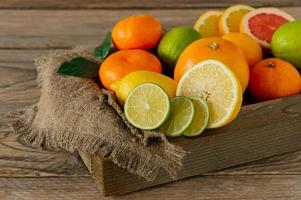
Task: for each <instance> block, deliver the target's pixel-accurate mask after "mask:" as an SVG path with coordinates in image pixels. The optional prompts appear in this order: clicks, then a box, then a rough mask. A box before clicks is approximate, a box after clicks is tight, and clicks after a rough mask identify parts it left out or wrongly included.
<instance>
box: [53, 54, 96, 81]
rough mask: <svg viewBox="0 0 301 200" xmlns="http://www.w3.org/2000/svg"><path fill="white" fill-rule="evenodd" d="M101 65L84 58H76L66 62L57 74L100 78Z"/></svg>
mask: <svg viewBox="0 0 301 200" xmlns="http://www.w3.org/2000/svg"><path fill="white" fill-rule="evenodd" d="M98 70H99V65H98V64H97V63H95V62H92V61H90V60H87V59H85V58H83V57H75V58H73V59H71V60H70V61H67V62H64V63H63V64H62V65H61V66H60V68H59V69H58V71H57V73H59V74H62V75H69V76H77V77H84V78H92V77H95V76H98Z"/></svg>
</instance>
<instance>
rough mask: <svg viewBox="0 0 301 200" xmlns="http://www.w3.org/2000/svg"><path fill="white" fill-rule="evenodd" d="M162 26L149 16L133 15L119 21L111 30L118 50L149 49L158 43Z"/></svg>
mask: <svg viewBox="0 0 301 200" xmlns="http://www.w3.org/2000/svg"><path fill="white" fill-rule="evenodd" d="M161 35H162V26H161V24H160V22H159V21H158V20H157V19H156V18H154V17H153V16H149V15H134V16H130V17H127V18H125V19H122V20H120V21H119V22H118V23H117V24H115V26H114V27H113V30H112V39H113V42H114V45H115V46H116V48H118V49H151V48H153V47H155V46H156V45H157V44H158V42H159V41H160V38H161Z"/></svg>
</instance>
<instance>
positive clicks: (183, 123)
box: [160, 97, 195, 137]
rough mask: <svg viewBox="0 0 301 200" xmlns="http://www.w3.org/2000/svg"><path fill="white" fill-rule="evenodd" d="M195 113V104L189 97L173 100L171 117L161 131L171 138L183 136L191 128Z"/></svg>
mask: <svg viewBox="0 0 301 200" xmlns="http://www.w3.org/2000/svg"><path fill="white" fill-rule="evenodd" d="M194 112H195V111H194V106H193V103H192V101H190V100H189V99H188V98H187V97H175V98H173V99H172V100H171V117H170V118H169V120H168V121H166V122H165V123H164V124H163V125H162V127H160V131H161V132H162V133H165V134H166V135H167V136H170V137H176V136H180V135H182V133H183V132H184V131H185V130H186V129H187V128H188V127H189V126H190V124H191V122H192V120H193V118H194Z"/></svg>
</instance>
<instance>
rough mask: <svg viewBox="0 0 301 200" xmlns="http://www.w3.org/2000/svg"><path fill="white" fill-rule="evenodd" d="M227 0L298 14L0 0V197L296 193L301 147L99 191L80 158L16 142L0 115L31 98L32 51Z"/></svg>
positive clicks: (297, 7) (169, 20) (190, 18)
mask: <svg viewBox="0 0 301 200" xmlns="http://www.w3.org/2000/svg"><path fill="white" fill-rule="evenodd" d="M234 2H236V3H237V2H241V3H243V2H246V3H251V5H253V6H262V5H265V6H266V5H272V6H281V7H283V9H285V10H287V11H288V12H290V13H291V14H292V15H294V16H295V17H296V18H301V1H300V0H254V1H247V0H243V1H231V0H224V1H216V2H215V3H213V1H210V0H207V1H201V0H188V1H185V0H165V1H159V0H153V1H150V0H127V1H124V0H117V1H105V0H98V1H97V0H86V1H82V0H74V1H72V0H65V1H60V0H52V1H51V0H47V1H44V0H1V1H0V199H3V200H11V199H18V200H19V199H28V200H29V199H65V200H68V199H73V200H79V199H82V200H89V199H131V200H133V199H159V198H161V199H222V200H225V199H229V200H230V199H231V200H236V199H237V200H238V199H239V200H240V199H301V152H294V153H290V154H286V155H280V156H277V157H273V158H270V159H265V160H261V161H257V162H254V163H250V164H248V165H244V166H239V167H236V168H231V169H227V170H223V171H219V172H213V173H208V174H204V175H202V176H199V177H194V178H190V179H187V180H182V181H179V182H174V183H169V184H165V185H162V186H157V187H154V188H150V189H146V190H142V191H138V192H132V193H130V194H127V195H125V196H121V197H108V198H104V197H102V196H101V194H100V193H99V192H98V190H97V188H96V186H95V185H94V183H93V180H92V179H91V176H90V175H89V173H88V171H87V170H86V168H85V166H84V165H82V166H80V167H78V165H75V163H76V161H77V159H78V156H77V155H70V154H68V153H56V152H47V151H43V150H41V149H32V148H29V147H25V146H22V145H20V144H19V143H18V142H16V140H15V139H16V135H15V134H14V133H13V131H12V128H11V127H10V125H9V119H8V118H6V117H5V114H6V113H7V112H8V111H10V110H14V109H22V108H25V107H26V106H29V105H32V104H34V103H36V102H37V101H38V99H39V95H40V93H39V89H38V88H37V83H36V81H35V79H36V75H37V73H36V70H35V67H34V65H33V58H35V57H36V56H39V55H42V54H46V53H47V52H49V50H50V49H69V48H71V47H72V46H74V45H75V44H92V45H95V46H96V45H97V44H99V42H100V41H101V40H102V38H103V36H104V35H105V33H106V32H107V31H109V30H111V28H112V26H113V24H114V22H116V21H117V20H118V19H120V18H122V17H124V16H128V15H132V14H136V13H148V14H152V15H154V16H156V17H157V18H159V19H160V20H161V22H162V24H163V25H164V27H166V29H169V28H171V27H174V26H176V25H192V24H193V22H194V21H195V20H196V18H197V17H198V16H199V15H200V14H201V13H202V12H204V10H206V9H208V8H209V7H211V8H212V7H225V6H227V5H230V4H233V3H234ZM146 31H147V27H146ZM283 134H285V133H283Z"/></svg>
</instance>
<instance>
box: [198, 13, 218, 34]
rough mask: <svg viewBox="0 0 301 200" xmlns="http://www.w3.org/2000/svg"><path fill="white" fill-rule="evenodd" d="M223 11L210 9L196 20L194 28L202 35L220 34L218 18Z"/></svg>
mask: <svg viewBox="0 0 301 200" xmlns="http://www.w3.org/2000/svg"><path fill="white" fill-rule="evenodd" d="M221 15H222V11H219V10H210V11H207V12H205V13H204V14H202V15H201V16H200V17H199V18H198V19H197V20H196V22H195V24H194V26H193V28H194V29H195V30H197V31H199V32H200V33H201V35H202V37H213V36H219V35H220V33H219V31H218V19H219V17H220V16H221Z"/></svg>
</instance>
